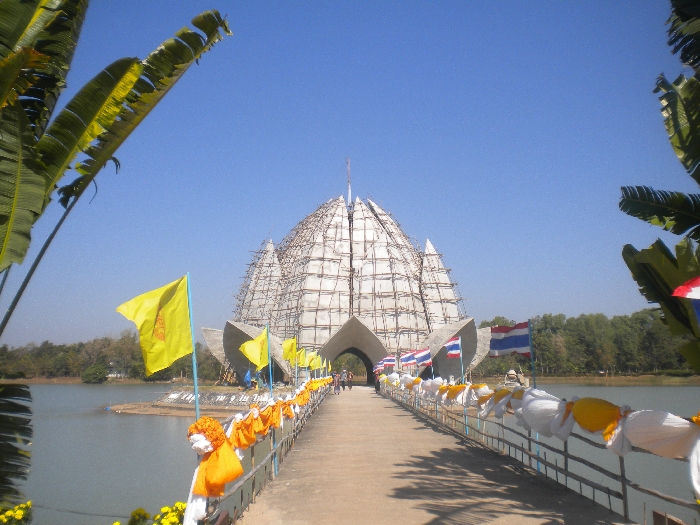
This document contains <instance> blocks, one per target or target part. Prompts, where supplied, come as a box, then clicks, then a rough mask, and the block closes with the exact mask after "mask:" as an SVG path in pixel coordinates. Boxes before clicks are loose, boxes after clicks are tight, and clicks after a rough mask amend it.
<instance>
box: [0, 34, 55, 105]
mask: <svg viewBox="0 0 700 525" xmlns="http://www.w3.org/2000/svg"><path fill="white" fill-rule="evenodd" d="M48 60H49V57H48V56H46V55H42V54H41V53H38V52H36V51H34V50H33V49H32V48H31V47H21V48H19V51H13V52H12V53H10V54H9V55H8V56H7V57H6V58H3V59H2V60H0V108H3V107H5V106H7V105H8V104H13V103H14V102H15V100H17V97H19V96H20V95H22V94H23V93H24V92H25V91H27V89H29V88H30V87H31V85H32V84H33V83H34V82H36V81H37V80H38V79H37V77H36V76H34V75H33V74H32V72H31V69H35V68H43V67H44V64H46V62H48Z"/></svg>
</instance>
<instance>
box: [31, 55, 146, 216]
mask: <svg viewBox="0 0 700 525" xmlns="http://www.w3.org/2000/svg"><path fill="white" fill-rule="evenodd" d="M142 71H143V65H142V64H141V62H140V61H139V59H137V58H122V59H119V60H117V61H116V62H113V63H112V64H110V65H109V66H107V67H106V68H105V69H103V70H102V71H100V73H98V74H97V76H96V77H95V78H93V79H92V80H91V81H90V82H88V83H87V84H85V86H83V87H82V88H81V89H80V91H78V93H76V95H75V96H74V97H73V98H72V99H71V101H70V102H69V103H68V104H67V105H66V107H65V108H63V110H61V112H60V113H59V114H58V115H57V116H56V118H55V119H54V120H53V121H52V122H51V124H50V125H49V127H48V129H47V130H46V133H44V134H43V135H42V136H41V138H40V139H39V142H38V143H37V152H38V153H39V155H40V156H41V159H42V161H43V162H44V164H45V165H46V170H47V178H46V183H45V187H44V192H45V194H44V207H46V206H47V205H48V203H49V201H50V197H51V193H53V190H54V189H55V188H56V184H57V183H58V181H59V180H60V179H61V178H62V177H63V175H64V174H65V172H66V170H67V169H68V168H69V167H70V164H71V162H73V160H74V159H75V157H76V156H77V155H78V153H80V152H82V151H84V150H86V149H87V148H88V146H89V145H90V144H91V143H92V141H94V140H95V139H96V138H97V137H99V136H100V135H102V134H104V133H105V130H107V129H109V128H110V127H111V126H112V124H113V123H114V120H115V119H116V118H117V116H118V115H119V114H120V113H121V111H122V109H123V107H124V101H125V100H126V97H127V95H128V94H129V93H130V92H131V89H132V88H133V86H134V84H135V83H136V81H137V80H138V79H139V77H140V76H141V73H142Z"/></svg>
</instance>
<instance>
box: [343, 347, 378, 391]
mask: <svg viewBox="0 0 700 525" xmlns="http://www.w3.org/2000/svg"><path fill="white" fill-rule="evenodd" d="M344 354H352V355H354V356H355V357H357V358H359V359H360V361H362V364H364V365H365V368H366V369H367V384H368V385H373V384H374V374H373V373H372V369H373V368H374V363H372V361H370V359H369V357H367V354H365V353H364V352H363V351H362V350H360V349H359V348H355V347H352V348H347V349H345V350H343V351H342V352H340V355H338V357H340V356H341V355H344ZM338 357H336V359H337V358H338Z"/></svg>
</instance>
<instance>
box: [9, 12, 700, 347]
mask: <svg viewBox="0 0 700 525" xmlns="http://www.w3.org/2000/svg"><path fill="white" fill-rule="evenodd" d="M206 9H218V10H219V11H220V12H221V13H222V14H225V15H227V17H228V21H229V24H230V26H231V29H232V30H233V32H234V36H233V37H229V38H226V39H225V40H224V41H223V42H221V43H219V44H218V45H217V46H215V47H214V49H213V50H212V51H211V52H209V53H207V54H206V55H205V56H204V57H203V58H202V60H201V61H200V65H199V66H194V67H192V68H191V69H190V70H189V71H188V72H187V73H186V74H185V76H184V77H183V79H182V80H181V81H180V82H179V83H178V85H177V86H176V87H175V88H174V89H173V90H172V91H171V93H170V94H169V95H168V96H167V97H166V98H165V100H164V101H163V102H162V103H161V104H160V105H159V106H158V107H157V108H156V109H155V110H154V111H153V112H152V113H151V115H150V116H149V117H148V118H147V120H146V121H145V122H144V123H143V124H142V125H141V126H140V127H139V128H138V129H137V130H136V132H135V133H134V134H133V135H132V136H131V138H130V139H129V140H128V141H127V142H126V143H125V144H124V145H123V146H122V147H121V148H120V150H119V151H118V153H117V157H118V158H119V160H120V161H121V166H122V169H121V171H120V172H119V173H118V174H115V173H114V170H113V169H112V168H111V167H108V168H107V169H105V170H103V172H102V173H101V174H100V175H99V176H98V188H99V191H98V193H97V195H96V197H95V198H94V200H93V201H92V202H91V203H88V201H89V197H90V195H89V194H88V195H86V198H84V199H83V200H82V201H81V202H80V203H79V204H78V205H77V206H76V208H75V209H74V211H73V213H72V214H71V216H70V217H69V219H68V221H67V222H66V224H65V225H64V227H63V228H62V230H61V232H60V233H59V234H58V236H57V238H56V239H55V241H54V243H53V245H52V246H51V249H50V250H49V252H48V254H47V255H46V257H45V258H44V261H43V262H42V265H41V266H40V268H39V270H38V272H37V274H36V275H35V277H34V279H33V281H32V282H31V284H30V286H29V288H28V290H27V292H26V293H25V295H24V298H23V299H22V301H21V303H20V305H19V307H18V309H17V311H16V313H15V316H14V318H13V319H12V321H11V323H10V325H9V326H8V328H7V330H6V332H5V334H4V336H3V340H2V342H3V343H6V344H9V345H12V346H18V345H22V344H26V343H28V342H32V341H33V342H37V343H39V342H41V341H43V340H46V339H49V340H52V341H54V342H62V343H70V342H76V341H81V340H87V339H90V338H93V337H99V336H103V335H115V334H118V333H119V332H120V331H121V330H123V329H126V328H130V327H132V326H133V325H131V324H130V323H129V322H128V321H126V320H125V319H124V318H123V317H122V316H121V315H119V314H118V313H116V312H115V308H116V307H117V306H118V305H119V304H121V303H122V302H124V301H126V300H128V299H130V298H132V297H134V296H135V295H138V294H140V293H143V292H145V291H147V290H150V289H153V288H157V287H159V286H162V285H164V284H166V283H168V282H170V281H172V280H174V279H176V278H178V277H180V276H182V275H183V274H185V273H186V272H188V271H189V272H190V273H191V276H192V293H193V307H194V317H195V320H194V322H195V327H196V328H198V327H202V326H206V327H213V328H223V325H224V324H225V322H226V320H227V319H229V318H230V317H231V314H232V311H233V307H234V303H235V301H234V297H235V295H236V292H237V290H238V287H239V285H240V282H241V278H242V276H243V275H244V273H245V268H246V264H247V263H248V262H249V260H250V256H251V254H250V252H251V251H252V250H255V249H257V248H258V246H259V245H260V244H261V242H262V241H263V240H264V239H265V238H266V237H268V236H271V237H272V239H273V240H274V241H275V242H278V241H279V240H281V239H282V237H284V235H285V234H286V233H287V232H288V231H289V230H290V229H291V228H292V227H293V226H294V225H295V224H296V223H297V222H298V221H299V220H301V219H302V218H303V217H305V216H306V215H308V214H309V213H311V212H312V211H313V210H314V209H316V207H317V206H318V205H320V204H321V203H323V202H325V201H326V200H328V199H329V198H332V197H336V196H338V195H340V194H344V193H345V192H346V188H345V158H346V157H350V158H351V162H352V176H353V194H356V195H359V196H360V197H361V198H365V197H368V196H371V197H372V198H373V199H374V200H376V201H377V202H378V203H379V204H380V205H382V206H383V207H384V208H385V209H386V210H388V211H391V212H392V213H393V214H394V215H395V216H396V217H397V219H398V220H399V221H400V222H401V224H402V226H403V227H404V229H405V231H406V232H407V233H408V234H409V235H410V236H415V237H416V238H417V239H418V240H419V242H420V243H421V244H423V243H424V242H425V239H426V238H430V240H431V241H432V242H433V244H434V245H435V246H436V248H437V249H438V250H439V251H441V252H442V253H443V255H444V261H445V264H446V265H447V266H448V267H450V268H452V271H453V277H454V279H455V280H456V281H458V283H459V289H460V291H461V293H462V295H463V297H464V298H465V309H466V311H467V313H468V315H470V316H472V317H474V318H475V319H476V320H477V321H480V320H483V319H490V318H492V317H494V316H495V315H504V316H506V317H509V318H512V319H516V320H519V321H522V320H525V319H527V318H528V317H531V316H535V315H539V314H543V313H564V314H566V315H567V316H577V315H580V314H582V313H594V312H602V313H605V314H606V315H609V316H612V315H618V314H628V313H631V312H634V311H636V310H639V309H641V308H644V307H645V306H646V303H645V301H644V299H643V298H642V297H641V295H639V293H638V291H637V286H636V284H635V283H634V281H633V280H632V279H631V277H630V275H629V272H628V270H627V268H626V266H625V265H624V262H623V261H622V258H621V255H620V252H621V250H622V247H623V245H624V244H626V243H631V244H633V245H635V246H636V247H637V248H643V247H646V246H648V245H649V244H651V243H652V242H653V241H654V240H656V238H657V237H659V236H661V237H662V238H663V239H664V240H666V241H667V243H669V244H673V243H675V242H676V238H674V237H673V236H670V235H668V234H663V232H662V231H661V230H660V229H658V228H654V227H651V226H648V225H646V224H645V223H642V222H641V221H639V220H636V219H633V218H630V217H628V216H626V215H624V214H623V213H622V212H620V211H619V210H618V207H617V203H618V200H619V195H620V186H623V185H638V184H645V185H650V186H652V187H655V188H657V189H669V190H681V191H688V192H695V191H696V190H697V188H696V186H695V183H694V182H693V181H692V180H691V179H690V177H689V176H687V175H686V174H685V172H684V170H683V169H682V167H681V165H680V163H679V162H678V160H677V159H676V157H675V155H674V153H673V151H672V150H671V147H670V145H669V143H668V139H667V137H666V133H665V131H664V127H663V122H662V118H661V115H660V112H659V103H658V99H657V97H656V95H655V94H653V93H652V90H653V88H654V83H655V79H656V77H657V76H658V75H659V73H661V72H664V73H665V74H666V75H667V77H669V79H671V80H672V79H674V78H675V77H676V76H677V75H678V74H679V73H680V72H681V71H682V70H683V69H682V67H681V65H680V62H679V61H678V59H677V58H676V57H674V56H673V55H671V52H670V49H669V48H668V46H667V45H666V33H665V29H666V26H665V21H666V19H667V18H668V15H669V4H668V2H667V1H662V0H658V1H656V0H655V1H651V0H650V1H646V2H643V3H637V2H628V3H622V2H607V1H601V2H554V1H552V2H515V1H513V2H497V3H493V4H490V5H484V3H473V2H439V3H436V2H366V3H361V2H303V3H300V2H247V3H241V2H235V3H234V2H225V1H218V2H216V1H214V2H212V1H208V2H200V1H194V0H187V1H184V0H183V1H171V2H167V3H166V2H155V1H149V2H136V1H132V0H119V1H117V0H99V1H94V2H93V3H92V5H91V6H90V8H89V10H88V14H87V18H86V22H85V25H84V28H83V32H82V35H81V38H80V42H79V45H78V50H77V52H76V55H75V59H74V61H73V66H72V69H71V72H70V75H69V77H68V83H69V89H68V90H67V91H66V92H65V93H64V95H63V99H62V102H63V103H66V102H67V101H68V99H69V98H70V96H72V95H73V94H74V93H75V91H76V90H77V89H78V88H79V87H80V86H82V85H83V84H84V83H85V82H87V81H88V80H89V79H90V78H92V76H94V75H95V74H97V73H98V71H99V70H100V69H101V68H103V67H105V66H106V65H107V64H109V63H110V62H112V61H113V60H116V59H117V58H120V57H123V56H138V57H141V58H143V57H145V56H146V55H147V54H148V53H149V52H150V51H151V50H152V49H154V48H155V47H156V46H157V45H158V44H159V43H161V42H162V41H163V40H165V39H166V38H168V37H170V36H171V35H172V34H174V32H175V31H176V30H177V29H179V28H180V27H182V26H183V25H186V24H189V21H190V19H191V18H192V17H193V16H195V15H196V14H198V13H199V12H201V11H204V10H206ZM60 212H61V209H60V207H59V206H58V204H57V203H54V204H52V205H51V206H50V210H49V211H48V212H47V213H46V214H45V216H44V217H42V219H41V220H40V221H39V223H38V225H37V227H36V228H35V230H34V234H33V235H34V239H35V240H34V244H33V247H32V249H31V250H30V254H29V257H28V259H27V260H28V261H29V260H31V258H32V257H33V255H34V254H35V253H36V251H38V248H39V244H40V242H42V241H43V240H44V238H45V237H46V235H47V233H48V232H49V231H50V229H51V228H52V226H53V224H54V223H55V221H56V220H57V218H58V217H59V215H60ZM28 266H29V263H28V262H27V263H25V264H24V265H23V266H20V267H16V268H14V269H13V271H12V273H11V275H10V279H9V281H8V287H7V289H6V290H5V293H4V294H3V297H2V299H0V307H1V308H3V310H4V308H5V306H6V305H7V303H9V300H10V298H11V296H12V293H13V292H14V290H15V289H16V288H17V286H18V285H19V280H20V278H21V275H22V274H23V273H24V272H25V271H26V269H27V267H28Z"/></svg>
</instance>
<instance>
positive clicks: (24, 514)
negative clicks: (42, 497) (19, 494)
mask: <svg viewBox="0 0 700 525" xmlns="http://www.w3.org/2000/svg"><path fill="white" fill-rule="evenodd" d="M31 521H32V502H31V501H28V502H27V503H21V504H19V505H17V506H16V507H14V508H12V509H10V510H6V511H5V512H3V513H2V514H0V523H3V524H7V525H27V524H29V523H31Z"/></svg>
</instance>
